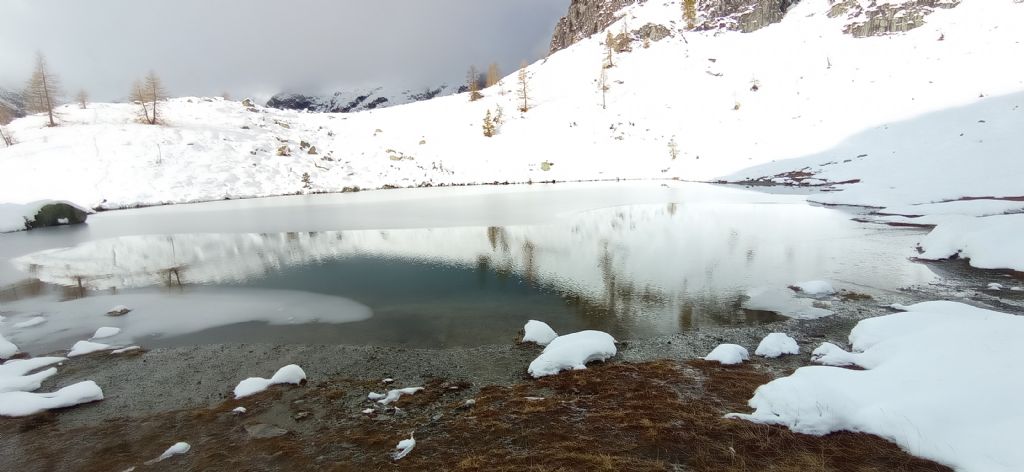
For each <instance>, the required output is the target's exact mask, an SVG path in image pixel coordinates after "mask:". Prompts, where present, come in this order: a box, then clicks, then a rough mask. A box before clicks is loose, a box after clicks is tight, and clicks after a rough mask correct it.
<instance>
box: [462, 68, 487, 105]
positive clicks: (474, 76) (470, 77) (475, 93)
mask: <svg viewBox="0 0 1024 472" xmlns="http://www.w3.org/2000/svg"><path fill="white" fill-rule="evenodd" d="M466 85H467V86H468V87H469V101H471V102H475V101H477V100H480V99H481V98H483V95H482V94H481V93H480V73H479V72H477V70H476V66H469V72H467V73H466Z"/></svg>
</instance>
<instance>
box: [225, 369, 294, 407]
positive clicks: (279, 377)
mask: <svg viewBox="0 0 1024 472" xmlns="http://www.w3.org/2000/svg"><path fill="white" fill-rule="evenodd" d="M304 380H306V373H305V372H303V371H302V368H301V367H299V366H297V365H295V364H290V365H286V366H284V367H282V368H280V369H278V370H277V372H275V373H274V376H273V377H271V378H269V379H265V378H262V377H249V378H247V379H245V380H243V381H241V382H239V383H238V385H237V386H235V390H234V393H235V399H236V400H237V399H239V398H244V397H248V396H249V395H255V394H257V393H260V392H262V391H265V390H266V389H268V388H270V386H271V385H278V384H294V385H299V384H301V383H302V382H303V381H304Z"/></svg>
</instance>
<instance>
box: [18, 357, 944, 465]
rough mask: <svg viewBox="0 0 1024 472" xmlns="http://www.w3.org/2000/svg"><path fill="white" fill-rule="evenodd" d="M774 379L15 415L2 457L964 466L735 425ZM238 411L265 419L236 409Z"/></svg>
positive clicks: (647, 379)
mask: <svg viewBox="0 0 1024 472" xmlns="http://www.w3.org/2000/svg"><path fill="white" fill-rule="evenodd" d="M770 378H771V376H770V375H769V374H768V373H767V371H766V370H765V369H763V368H760V367H759V366H758V365H757V364H749V363H748V364H746V365H743V366H739V367H724V366H721V365H719V364H716V363H710V362H705V361H692V362H689V363H678V362H674V361H667V360H665V361H656V362H648V363H642V364H629V363H610V364H603V365H595V366H593V367H591V368H589V369H587V370H584V371H575V372H569V373H564V374H562V375H558V376H553V377H546V378H543V379H540V380H525V381H523V382H521V383H519V384H516V385H512V386H487V387H483V388H481V389H479V390H478V391H473V390H472V389H471V388H470V385H469V384H468V383H465V382H448V381H443V380H434V381H431V382H428V383H427V384H426V387H427V388H426V390H425V391H423V392H420V393H418V394H416V395H408V396H403V397H402V398H401V399H400V400H399V401H398V402H396V403H395V404H394V405H395V406H397V407H398V409H399V411H395V410H394V409H390V410H387V411H386V410H385V409H383V408H382V407H380V406H379V405H378V406H376V407H375V408H376V413H374V414H372V415H366V414H363V413H361V412H360V410H362V409H363V408H367V407H370V406H371V403H370V402H368V401H367V400H365V396H366V393H367V392H369V391H371V390H375V391H381V390H382V389H383V388H385V387H382V385H381V384H380V383H378V382H366V381H352V380H330V381H326V382H322V383H319V384H317V385H314V386H309V387H299V388H294V387H292V388H273V389H271V390H270V391H268V392H266V393H264V394H260V395H257V396H254V397H251V398H247V399H245V400H242V401H234V400H229V401H226V402H224V403H223V404H221V405H219V406H217V407H215V408H211V409H198V410H189V411H177V412H169V413H163V414H159V415H154V416H151V417H145V418H119V419H111V420H108V421H106V422H104V423H102V424H100V425H97V426H94V427H88V428H62V427H59V426H58V423H59V421H58V418H57V417H58V416H59V413H56V414H54V413H50V414H47V415H40V416H36V417H32V418H28V419H19V420H5V421H2V422H0V437H8V438H11V437H14V436H12V435H16V436H17V437H18V440H17V441H16V442H17V443H18V444H20V445H21V446H20V447H19V450H20V451H21V454H19V455H15V456H11V455H9V454H5V457H4V458H3V459H0V461H4V462H8V461H10V463H7V464H4V465H3V467H2V468H3V469H5V470H19V471H32V470H82V471H93V470H95V471H100V470H102V471H109V470H124V469H126V468H128V467H130V466H133V465H140V464H141V463H142V462H143V461H145V460H148V459H151V458H153V457H156V456H157V455H159V454H160V453H161V452H162V451H163V449H165V448H166V447H167V446H169V445H170V444H173V443H174V442H176V441H187V442H189V443H190V444H192V450H191V451H190V452H189V453H188V454H186V455H184V456H179V457H175V458H172V459H169V460H167V461H165V462H161V463H159V464H156V465H155V466H153V467H148V468H145V469H148V470H204V471H205V470H226V471H237V470H338V471H348V470H353V471H355V470H360V471H362V470H385V469H386V470H393V469H397V470H452V471H474V470H488V471H492V470H496V471H522V470H536V471H546V470H551V471H554V470H588V471H602V470H606V471H619V470H637V471H647V470H651V471H655V470H657V471H662V470H695V471H762V470H770V471H818V470H837V471H839V470H841V471H917V470H923V471H938V470H949V469H948V468H946V467H943V466H940V465H937V464H934V463H931V462H929V461H926V460H924V459H919V458H915V457H912V456H910V455H908V454H906V453H904V452H903V451H901V450H900V449H899V448H898V447H896V446H895V445H893V444H891V443H889V442H887V441H885V440H883V439H881V438H878V437H875V436H870V435H865V434H854V433H837V434H831V435H828V436H824V437H815V436H807V435H801V434H795V433H793V432H791V431H789V430H788V429H786V428H781V427H773V426H762V425H756V424H752V423H748V422H745V421H741V420H729V419H724V418H723V417H722V415H723V414H724V413H727V412H730V411H747V410H748V408H747V407H746V401H747V399H749V398H750V396H751V395H752V393H753V391H754V389H755V388H756V387H757V386H759V385H761V384H763V383H765V382H767V381H768V380H770ZM467 399H473V400H474V401H475V404H473V405H467V404H466V400H467ZM238 405H244V406H245V407H246V408H248V409H249V412H248V413H246V414H245V415H235V414H233V413H231V409H232V408H234V407H235V406H238ZM253 423H268V424H273V425H276V426H280V427H282V428H285V429H287V430H289V432H288V433H287V434H284V435H281V436H277V437H272V438H266V439H254V438H251V437H250V436H249V435H248V433H247V432H246V429H245V427H244V426H245V425H247V424H253ZM414 430H415V432H416V438H417V440H418V443H417V445H416V448H415V450H413V452H412V453H411V454H410V455H409V456H408V457H406V458H405V459H403V460H401V461H398V462H393V461H391V459H390V458H389V457H388V452H389V451H390V450H391V448H393V447H394V446H395V444H396V443H397V442H398V441H399V440H401V439H404V438H407V437H408V435H409V432H410V431H414ZM11 444H12V443H11V442H5V443H0V446H7V447H9V446H11ZM30 445H31V447H29V446H30Z"/></svg>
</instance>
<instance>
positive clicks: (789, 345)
mask: <svg viewBox="0 0 1024 472" xmlns="http://www.w3.org/2000/svg"><path fill="white" fill-rule="evenodd" d="M754 354H756V355H758V356H761V357H768V358H775V357H779V356H781V355H783V354H800V346H799V345H798V344H797V343H796V340H795V339H793V338H791V337H789V335H787V334H786V333H771V334H769V335H767V336H765V337H764V339H762V340H761V342H760V343H759V344H758V345H757V349H756V350H754Z"/></svg>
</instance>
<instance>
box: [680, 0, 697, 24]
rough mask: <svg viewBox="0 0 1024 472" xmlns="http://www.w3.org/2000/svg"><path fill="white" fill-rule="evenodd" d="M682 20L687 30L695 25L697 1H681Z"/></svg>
mask: <svg viewBox="0 0 1024 472" xmlns="http://www.w3.org/2000/svg"><path fill="white" fill-rule="evenodd" d="M683 20H686V28H687V29H693V28H694V26H696V25H697V0H683Z"/></svg>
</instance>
